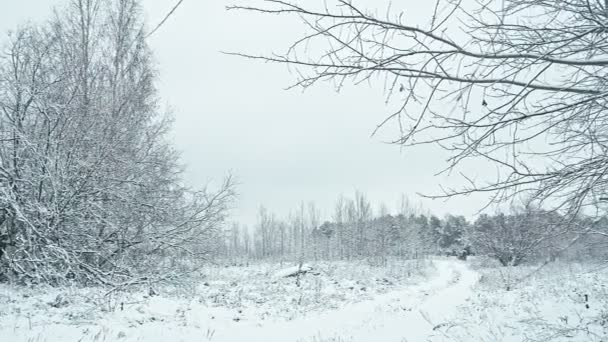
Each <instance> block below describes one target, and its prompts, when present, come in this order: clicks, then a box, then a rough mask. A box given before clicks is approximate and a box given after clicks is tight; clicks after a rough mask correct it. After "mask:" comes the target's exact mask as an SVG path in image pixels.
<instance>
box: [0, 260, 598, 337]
mask: <svg viewBox="0 0 608 342" xmlns="http://www.w3.org/2000/svg"><path fill="white" fill-rule="evenodd" d="M413 265H414V264H411V263H410V264H408V263H407V262H404V263H395V264H393V265H392V266H390V267H388V268H378V267H371V266H368V265H365V264H356V263H346V262H344V263H318V264H314V269H315V271H317V272H318V274H317V272H315V275H312V274H310V273H309V274H305V275H303V276H302V279H301V285H300V286H299V287H298V286H296V284H295V280H294V279H293V278H278V279H277V278H275V277H274V276H276V275H277V274H279V273H280V272H282V271H285V270H286V269H288V268H289V267H287V268H286V267H281V266H279V265H252V266H250V267H229V268H220V267H218V268H216V269H212V270H209V272H208V273H207V278H206V279H205V280H204V281H202V282H201V284H200V285H198V286H195V288H194V289H193V292H191V293H183V294H182V295H177V294H173V295H169V294H167V293H163V295H161V296H154V297H148V296H146V295H144V292H142V293H141V294H138V293H132V294H130V295H128V296H125V297H120V296H118V295H117V296H116V297H112V296H108V297H103V294H100V293H99V291H95V290H94V289H87V290H79V289H53V288H47V289H44V291H43V292H40V290H39V289H15V288H10V287H6V286H4V287H2V286H0V341H2V342H4V341H11V342H13V341H14V342H21V341H24V342H25V341H37V342H38V341H39V342H45V341H48V342H54V341H61V342H63V341H84V342H86V341H150V342H160V341H167V340H171V341H184V342H189V341H214V342H237V341H264V342H278V341H281V342H290V341H294V342H296V341H301V342H308V341H310V342H325V341H327V342H329V341H341V342H344V341H350V342H366V341H379V340H381V341H383V342H384V341H386V342H391V341H395V342H402V341H410V342H416V341H432V342H447V341H450V342H465V341H482V342H485V341H504V342H515V341H522V340H525V339H526V338H529V339H531V340H542V339H543V338H547V334H550V333H555V332H564V331H567V333H566V334H567V336H570V337H569V338H568V339H567V340H568V341H573V342H583V341H585V342H595V341H601V340H602V339H601V338H602V336H603V338H604V340H605V336H608V331H607V330H606V326H607V324H606V323H608V312H607V310H608V305H606V304H607V303H606V298H607V296H606V294H607V293H608V292H607V291H608V289H607V288H606V285H605V284H606V280H607V278H608V276H606V275H605V272H604V273H602V272H589V267H585V266H584V265H576V264H557V265H553V266H551V267H550V268H546V269H543V270H541V271H538V272H535V273H533V276H530V277H526V276H527V275H528V274H530V272H531V271H534V267H517V268H504V267H496V266H495V265H491V266H480V265H479V264H478V263H476V261H475V259H473V261H472V262H462V261H458V260H455V259H437V260H434V261H433V262H432V264H429V263H428V262H427V263H424V264H422V265H418V266H420V267H418V272H417V273H412V270H414V269H415V268H412V267H413ZM311 267H313V266H311ZM423 271H424V272H423ZM524 277H525V280H522V279H524ZM507 288H508V289H509V290H507ZM585 294H587V296H588V297H589V300H588V301H587V302H585V300H584V295H585ZM58 295H59V296H60V297H61V298H63V300H65V301H67V303H63V301H62V304H61V305H59V306H57V307H54V306H53V305H52V304H55V303H56V298H57V296H58ZM104 300H105V301H106V302H105V303H104V302H103V301H104ZM99 303H103V306H102V307H101V308H100V307H99V306H98V305H99ZM586 304H589V305H590V308H589V309H587V308H586V307H585V305H586ZM122 306H124V308H123V310H120V308H121V307H122ZM602 313H603V314H604V315H605V316H602ZM597 317H605V321H604V322H603V323H602V322H601V321H598V320H597ZM602 324H603V325H602ZM583 328H584V329H586V330H584V329H583ZM557 341H560V340H559V339H557Z"/></svg>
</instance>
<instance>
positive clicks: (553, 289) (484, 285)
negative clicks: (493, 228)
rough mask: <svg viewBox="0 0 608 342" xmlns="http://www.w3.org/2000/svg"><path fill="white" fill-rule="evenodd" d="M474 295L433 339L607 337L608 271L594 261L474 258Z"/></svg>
mask: <svg viewBox="0 0 608 342" xmlns="http://www.w3.org/2000/svg"><path fill="white" fill-rule="evenodd" d="M473 267H474V268H475V269H476V271H478V272H479V273H480V274H481V279H480V282H479V285H478V286H477V288H476V290H475V295H474V296H472V297H471V299H470V300H469V301H468V303H467V305H464V306H461V307H460V308H459V310H458V312H457V313H456V314H455V315H454V317H453V320H452V324H451V325H450V326H449V327H445V328H444V329H440V331H438V334H437V336H436V337H435V339H433V341H451V342H456V341H480V342H485V341H488V342H489V341H492V342H494V341H502V342H516V341H517V342H519V341H571V342H595V341H607V340H608V273H607V272H606V270H605V269H604V270H601V269H598V268H597V267H595V266H593V265H584V264H575V263H560V262H557V263H551V264H548V265H546V266H544V267H542V268H540V269H539V266H518V267H500V266H498V265H496V264H491V263H490V264H488V262H483V263H481V262H478V261H477V262H474V265H473Z"/></svg>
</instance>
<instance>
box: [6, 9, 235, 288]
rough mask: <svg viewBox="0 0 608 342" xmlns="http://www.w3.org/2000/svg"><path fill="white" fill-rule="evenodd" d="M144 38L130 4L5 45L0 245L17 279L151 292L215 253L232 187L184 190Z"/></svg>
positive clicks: (37, 29) (73, 15)
mask: <svg viewBox="0 0 608 342" xmlns="http://www.w3.org/2000/svg"><path fill="white" fill-rule="evenodd" d="M145 32H146V31H145V28H144V22H143V20H142V12H141V8H140V6H139V2H138V1H137V0H121V1H105V0H72V1H69V2H68V4H67V5H66V7H65V8H63V9H62V10H61V12H59V11H57V12H56V14H55V16H54V17H53V18H52V19H51V20H50V21H49V22H48V23H46V24H42V25H31V26H27V27H25V28H22V29H20V30H18V31H16V33H14V34H13V35H12V36H10V37H9V38H10V39H9V40H10V41H9V42H8V45H7V47H6V50H5V51H4V53H3V54H2V55H1V57H2V58H1V59H0V115H1V116H0V139H1V141H2V143H1V144H0V210H1V211H2V213H3V215H4V219H3V221H2V222H0V223H1V225H0V235H7V237H8V240H9V242H10V243H9V244H10V248H5V247H3V252H2V254H3V258H5V260H6V263H7V264H8V265H7V266H8V268H10V269H11V270H12V272H14V273H15V274H16V275H17V276H18V277H20V278H21V279H22V280H28V281H34V282H41V281H44V282H50V283H58V282H61V281H65V280H66V279H76V280H78V281H82V282H85V283H96V284H103V285H111V286H123V285H131V284H137V283H142V282H146V283H147V282H149V281H152V280H159V279H166V278H171V277H175V276H177V275H178V273H179V271H181V270H185V269H186V268H188V265H194V264H198V263H196V262H195V263H193V262H192V261H193V260H205V259H206V258H207V257H208V256H209V254H210V253H212V252H213V251H214V249H215V248H217V247H219V246H221V245H223V244H222V243H221V241H220V240H219V238H220V237H219V235H218V233H221V229H220V228H221V225H222V222H223V220H224V218H225V216H226V213H227V209H228V205H229V203H230V201H231V199H232V197H233V196H234V193H233V190H232V181H231V180H230V178H228V179H227V180H226V182H224V183H223V184H220V185H219V190H218V191H208V190H206V189H202V190H198V191H195V190H191V189H189V188H187V187H185V186H184V185H183V182H182V179H181V174H182V166H181V165H180V164H179V160H178V158H177V155H178V154H177V153H176V151H175V150H174V149H173V148H172V147H171V145H170V144H168V142H167V133H168V131H169V129H170V125H171V119H170V117H169V115H167V114H166V113H163V112H162V111H161V110H160V109H159V108H158V94H157V93H156V89H155V80H156V76H155V75H156V71H155V70H154V68H153V63H152V54H151V51H150V49H149V48H148V46H147V43H146V40H145ZM143 256H145V258H144V257H143ZM186 259H188V262H182V261H185V260H186ZM176 265H179V266H180V267H176ZM2 266H5V264H4V263H2V264H0V267H2ZM181 267H183V268H184V269H182V268H181ZM0 272H2V271H1V270H0Z"/></svg>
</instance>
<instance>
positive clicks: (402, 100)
mask: <svg viewBox="0 0 608 342" xmlns="http://www.w3.org/2000/svg"><path fill="white" fill-rule="evenodd" d="M433 8H434V10H433V11H432V12H431V14H430V15H429V19H428V25H426V26H425V27H422V26H418V25H413V24H410V23H411V22H412V21H414V20H413V19H414V18H411V17H409V16H408V13H407V12H405V13H397V12H395V11H394V10H392V9H390V8H389V9H388V10H387V14H386V15H382V16H381V15H378V14H375V13H378V12H379V11H370V10H366V9H364V8H361V7H360V6H357V5H356V3H355V1H350V0H335V1H328V2H327V3H324V2H321V1H319V2H318V4H317V3H316V2H312V3H311V2H310V1H307V2H306V4H305V5H304V4H302V5H300V4H299V3H297V2H291V1H283V0H259V1H253V0H252V1H241V4H239V5H235V6H230V7H228V9H231V10H246V11H252V12H258V13H263V14H280V15H293V16H295V17H297V18H299V19H301V20H302V22H303V23H304V24H305V25H306V27H307V28H308V29H309V31H310V32H309V33H308V34H307V35H306V36H304V37H301V38H297V39H295V42H294V43H293V45H291V46H289V48H288V49H287V52H286V53H284V54H275V55H272V56H270V55H269V56H255V55H248V54H242V53H238V54H237V55H240V56H245V57H248V58H253V59H261V60H264V61H271V62H276V63H284V64H287V65H289V66H291V67H295V69H296V70H297V75H298V80H297V82H296V84H295V85H294V86H300V87H304V88H307V87H310V86H312V85H314V84H316V83H318V82H320V81H333V82H335V84H336V85H337V86H338V88H340V87H341V86H342V85H343V84H344V83H346V82H353V83H355V84H358V83H361V82H364V81H370V82H374V81H375V80H377V79H378V78H380V79H383V80H384V81H385V82H384V86H385V89H386V92H387V95H388V97H389V99H391V100H393V102H391V103H395V102H396V103H397V104H396V109H395V111H394V112H393V113H392V114H390V115H388V116H387V117H386V118H385V120H383V121H382V122H380V123H379V125H378V128H377V130H378V129H381V128H383V127H385V126H387V125H388V124H389V123H393V122H394V123H395V124H396V125H397V126H398V127H399V129H400V135H399V136H398V137H397V138H395V139H394V140H393V142H394V143H395V144H400V145H403V146H416V145H424V144H437V145H439V146H441V147H442V148H445V149H446V150H447V151H449V152H450V153H451V157H450V159H449V161H448V164H447V165H446V170H445V171H459V170H460V169H459V168H460V167H461V166H463V163H464V162H465V161H466V160H469V159H481V160H484V161H487V162H489V163H491V164H493V165H495V166H496V167H497V168H498V170H499V171H500V173H499V176H498V178H497V179H493V180H490V179H487V180H483V182H477V181H475V180H474V179H473V178H472V177H470V175H467V174H463V176H464V183H465V184H464V185H463V187H462V188H457V189H444V190H445V192H444V193H443V194H440V195H438V197H443V196H453V195H458V194H468V193H471V192H483V193H488V194H491V196H490V197H491V203H496V202H501V201H505V200H510V199H513V198H514V197H518V196H519V195H522V194H525V195H526V196H531V197H532V198H534V199H536V200H538V201H539V202H541V203H543V204H544V205H546V206H547V207H550V208H551V209H555V210H562V211H564V212H567V213H568V214H570V215H571V216H575V215H576V214H577V213H579V212H580V211H581V210H585V209H586V208H591V209H596V208H597V205H596V202H597V197H598V196H599V195H603V194H605V192H606V186H607V185H608V177H607V175H606V170H608V130H607V128H606V127H608V126H607V125H606V122H607V121H608V111H607V110H606V106H607V105H608V103H607V100H606V99H607V98H608V97H607V96H606V95H607V92H608V79H607V78H606V75H607V74H608V39H607V38H608V30H607V29H606V23H607V22H608V2H605V1H599V0H597V1H592V0H566V1H545V0H504V1H490V0H481V1H467V0H438V1H437V2H436V3H435V6H434V7H433Z"/></svg>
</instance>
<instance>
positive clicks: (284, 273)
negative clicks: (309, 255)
mask: <svg viewBox="0 0 608 342" xmlns="http://www.w3.org/2000/svg"><path fill="white" fill-rule="evenodd" d="M310 271H312V266H310V265H307V264H304V265H302V267H300V266H292V267H288V268H284V269H282V270H280V271H277V272H276V273H275V274H274V277H275V278H285V277H289V276H293V275H296V274H298V273H306V272H310Z"/></svg>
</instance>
